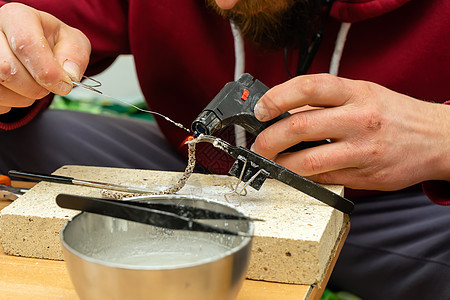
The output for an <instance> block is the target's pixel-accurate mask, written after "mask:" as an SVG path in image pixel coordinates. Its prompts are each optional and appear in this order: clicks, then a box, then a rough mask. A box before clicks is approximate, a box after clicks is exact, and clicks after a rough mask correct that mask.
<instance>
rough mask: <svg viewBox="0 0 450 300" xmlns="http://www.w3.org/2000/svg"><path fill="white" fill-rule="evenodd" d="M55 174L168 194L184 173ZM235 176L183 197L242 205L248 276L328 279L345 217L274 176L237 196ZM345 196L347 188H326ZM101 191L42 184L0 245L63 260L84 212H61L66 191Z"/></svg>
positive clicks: (5, 219)
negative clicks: (249, 239)
mask: <svg viewBox="0 0 450 300" xmlns="http://www.w3.org/2000/svg"><path fill="white" fill-rule="evenodd" d="M54 174H57V175H63V176H70V177H74V178H77V179H85V180H98V181H103V182H110V183H118V184H124V185H134V186H146V187H148V188H151V189H154V190H162V189H164V188H166V187H168V186H170V185H172V184H173V183H174V182H176V180H177V179H178V178H179V177H180V176H181V173H177V172H162V171H150V170H130V169H117V168H103V167H86V166H64V167H62V168H60V169H58V170H57V171H56V172H55V173H54ZM236 181H237V179H236V178H234V177H230V176H220V175H202V174H193V175H192V176H191V178H190V179H189V180H188V182H187V184H186V186H185V187H184V188H183V189H182V190H181V191H180V192H179V194H187V195H196V196H201V197H205V198H209V199H215V200H217V201H228V202H230V203H232V204H235V205H238V206H240V207H241V208H242V209H243V210H244V211H246V212H247V213H248V214H249V215H250V216H252V217H255V218H261V219H263V220H265V221H264V222H256V223H255V228H256V229H255V238H254V242H253V246H252V256H251V260H250V266H249V270H248V273H247V277H248V278H250V279H258V280H267V281H275V282H285V283H298V284H313V283H318V282H321V280H322V279H323V277H324V275H325V271H326V270H327V267H328V264H329V263H330V260H331V257H332V256H333V254H334V252H335V251H336V246H337V244H338V242H339V240H340V237H341V234H342V232H343V231H344V229H345V228H346V226H347V222H348V219H347V218H346V217H345V215H344V214H343V213H341V212H339V211H337V210H335V209H333V208H331V207H329V206H327V205H325V204H323V203H321V202H319V201H317V200H315V199H313V198H311V197H309V196H307V195H305V194H303V193H301V192H299V191H297V190H295V189H293V188H291V187H289V186H287V185H285V184H283V183H281V182H278V181H276V180H273V179H267V181H266V182H265V183H264V185H263V186H262V188H261V189H260V190H259V191H256V190H253V189H252V188H248V193H247V195H246V196H238V195H236V194H232V195H228V196H226V198H225V194H227V193H230V191H231V189H230V187H229V186H230V184H231V183H236ZM327 188H330V189H331V190H332V191H334V192H335V193H338V194H341V193H342V192H343V188H342V187H341V186H327ZM99 191H100V190H99V189H95V188H89V187H81V186H75V185H64V184H57V183H48V182H41V183H39V184H37V185H36V186H35V187H33V188H32V189H31V190H29V191H28V192H27V193H26V194H24V195H23V196H21V197H20V198H19V199H17V200H16V201H14V202H13V203H12V204H10V205H9V206H8V207H6V208H4V209H3V210H2V211H1V213H0V240H1V244H2V245H3V249H4V251H5V253H7V254H10V255H17V256H27V257H36V258H48V259H55V260H62V259H63V256H62V250H61V246H60V240H59V232H60V230H61V228H62V226H63V225H64V223H65V222H67V220H69V219H70V218H72V217H73V216H74V215H76V214H77V213H78V212H77V211H73V210H67V209H62V208H59V207H58V206H57V205H56V203H55V197H56V195H57V194H59V193H68V194H76V195H86V196H94V197H99V196H100V194H99Z"/></svg>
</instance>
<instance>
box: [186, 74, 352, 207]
mask: <svg viewBox="0 0 450 300" xmlns="http://www.w3.org/2000/svg"><path fill="white" fill-rule="evenodd" d="M268 90H269V88H268V87H267V86H265V85H264V84H263V83H262V82H260V81H259V80H256V79H254V78H253V76H251V75H250V74H243V75H242V76H241V77H240V78H239V79H238V80H237V81H233V82H229V83H227V84H226V85H225V86H224V87H223V89H222V90H221V91H220V92H219V93H218V94H217V95H216V96H215V97H214V98H213V100H212V101H211V102H210V103H209V104H208V106H206V107H205V108H204V109H203V111H202V112H201V113H200V114H199V115H198V117H197V118H196V119H195V120H194V121H193V122H192V131H193V132H194V136H197V137H198V139H199V141H200V142H208V143H211V144H212V145H213V146H214V147H216V148H219V149H220V150H222V151H225V152H226V153H227V154H228V155H230V156H232V157H233V158H235V159H236V162H235V163H234V165H233V166H232V167H231V169H230V171H229V173H230V174H231V175H233V176H235V177H237V178H239V180H242V181H244V182H246V185H245V186H247V185H249V186H251V187H253V188H255V189H257V190H259V189H260V188H261V186H262V184H263V183H264V181H265V179H266V178H267V177H269V176H270V177H272V178H274V179H276V180H279V181H281V182H284V183H286V184H288V185H289V186H291V187H293V188H295V189H297V190H299V191H302V192H304V193H305V194H307V195H310V196H312V197H314V198H316V199H317V200H319V201H322V202H324V203H326V204H328V205H330V206H332V207H334V208H336V209H338V210H340V211H342V212H344V213H347V214H350V213H351V212H352V211H353V207H354V204H353V202H351V201H350V200H348V199H346V198H344V197H342V196H340V195H337V194H335V193H333V192H331V191H330V190H328V189H326V188H325V187H323V186H321V185H318V184H316V183H315V182H313V181H311V180H309V179H307V178H304V177H302V176H300V175H298V174H296V173H294V172H292V171H290V170H288V169H286V168H284V167H283V166H281V165H279V164H277V163H275V162H273V161H271V160H269V159H267V158H265V157H262V156H260V155H258V154H256V153H255V152H253V151H250V150H248V149H246V148H244V147H240V146H233V145H231V144H229V143H228V142H226V141H223V140H221V139H219V138H217V137H214V134H215V133H216V132H218V131H219V130H221V129H224V128H225V127H227V126H229V125H233V124H237V125H240V126H241V127H243V128H244V129H245V130H247V131H248V132H249V133H250V134H252V135H255V136H256V135H258V134H259V133H260V132H261V131H263V130H264V129H265V128H267V127H268V126H270V125H271V124H273V123H275V122H277V121H278V120H280V119H283V118H285V117H287V116H289V113H287V112H286V113H284V114H282V115H280V116H278V117H277V118H275V119H273V120H271V121H268V122H261V121H259V120H257V119H256V117H255V114H254V109H255V105H256V103H257V102H258V100H259V99H260V98H261V97H262V96H263V95H264V94H265V93H266V92H267V91H268ZM324 143H328V142H327V141H314V142H301V143H299V144H297V145H294V146H292V147H291V148H289V149H286V150H285V152H292V151H299V150H301V149H304V148H309V147H313V146H318V145H321V144H324Z"/></svg>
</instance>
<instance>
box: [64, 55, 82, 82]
mask: <svg viewBox="0 0 450 300" xmlns="http://www.w3.org/2000/svg"><path fill="white" fill-rule="evenodd" d="M63 68H64V70H65V71H66V72H67V74H68V75H69V77H70V79H72V80H73V81H79V80H80V73H81V72H80V67H78V65H77V64H76V63H74V62H73V61H71V60H68V59H66V60H65V61H64V63H63Z"/></svg>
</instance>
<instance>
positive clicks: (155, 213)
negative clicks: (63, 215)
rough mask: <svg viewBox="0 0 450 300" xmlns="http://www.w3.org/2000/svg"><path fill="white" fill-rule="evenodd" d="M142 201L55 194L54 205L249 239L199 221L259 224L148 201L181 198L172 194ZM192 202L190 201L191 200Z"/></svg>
mask: <svg viewBox="0 0 450 300" xmlns="http://www.w3.org/2000/svg"><path fill="white" fill-rule="evenodd" d="M139 198H140V199H142V200H147V201H146V202H139V201H137V200H139V199H138V197H136V199H135V201H132V200H129V199H132V198H129V199H128V200H113V199H103V198H95V197H88V196H78V195H69V194H59V195H57V196H56V203H57V204H58V205H59V206H60V207H62V208H68V209H75V210H81V211H86V212H90V213H95V214H100V215H104V216H110V217H115V218H120V219H125V220H129V221H134V222H139V223H144V224H149V225H153V226H157V227H162V228H167V229H177V230H189V231H201V232H210V233H220V234H229V235H235V236H249V235H248V233H245V232H240V231H234V230H229V229H226V228H223V227H218V226H214V225H210V224H206V223H202V222H199V221H201V220H214V219H216V220H219V219H220V220H242V221H262V220H260V219H255V218H250V217H248V216H246V215H244V214H230V213H224V212H218V211H213V210H208V209H205V208H200V207H195V206H191V205H185V204H182V203H176V204H174V203H170V202H169V203H161V202H154V203H153V202H151V201H148V200H149V199H150V200H168V199H170V198H174V199H175V200H177V199H180V200H181V199H182V198H180V197H178V198H177V197H176V196H174V195H158V196H153V197H147V198H146V199H145V198H142V197H139ZM191 199H193V198H191Z"/></svg>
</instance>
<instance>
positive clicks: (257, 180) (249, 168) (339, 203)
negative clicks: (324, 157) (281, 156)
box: [197, 134, 355, 214]
mask: <svg viewBox="0 0 450 300" xmlns="http://www.w3.org/2000/svg"><path fill="white" fill-rule="evenodd" d="M197 139H198V141H199V142H207V143H210V144H212V145H213V146H214V147H216V148H218V149H220V150H222V151H224V152H225V153H227V154H228V155H230V156H231V157H233V158H235V159H236V162H235V163H234V164H233V166H232V167H231V169H230V171H229V173H230V174H231V175H233V176H235V177H237V178H239V180H240V181H244V182H246V183H245V185H244V187H246V186H248V185H250V186H251V187H253V188H255V189H256V190H259V189H260V188H261V186H262V184H263V183H264V181H265V180H266V178H267V177H269V176H270V177H272V178H274V179H276V180H278V181H281V182H283V183H285V184H287V185H289V186H291V187H293V188H295V189H297V190H299V191H301V192H303V193H305V194H307V195H309V196H311V197H313V198H315V199H317V200H319V201H321V202H323V203H325V204H327V205H329V206H331V207H333V208H336V209H337V210H339V211H341V212H343V213H346V214H351V213H352V212H353V209H354V206H355V205H354V203H353V202H352V201H350V200H348V199H346V198H344V197H342V196H340V195H338V194H336V193H333V192H332V191H330V190H328V189H327V188H325V187H323V186H321V185H319V184H316V183H315V182H313V181H311V180H309V179H307V178H305V177H302V176H300V175H298V174H297V173H294V172H292V171H290V170H288V169H286V168H285V167H283V166H281V165H279V164H277V163H275V162H273V161H272V160H269V159H267V158H265V157H263V156H261V155H258V154H256V153H255V152H253V151H250V150H247V149H245V148H244V147H241V146H233V145H231V144H230V143H228V142H226V141H224V140H222V139H220V138H217V137H215V136H211V135H203V134H201V135H199V136H198V137H197ZM238 184H239V183H238Z"/></svg>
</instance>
